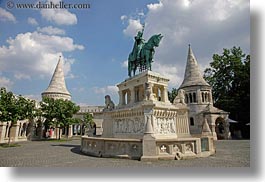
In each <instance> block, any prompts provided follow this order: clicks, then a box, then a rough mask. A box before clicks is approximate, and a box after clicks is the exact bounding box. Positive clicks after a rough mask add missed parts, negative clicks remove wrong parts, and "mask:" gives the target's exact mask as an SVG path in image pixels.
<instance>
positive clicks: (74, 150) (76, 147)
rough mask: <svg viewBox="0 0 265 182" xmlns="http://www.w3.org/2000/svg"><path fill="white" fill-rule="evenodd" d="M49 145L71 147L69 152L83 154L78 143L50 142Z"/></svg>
mask: <svg viewBox="0 0 265 182" xmlns="http://www.w3.org/2000/svg"><path fill="white" fill-rule="evenodd" d="M51 146H53V147H69V148H70V147H72V148H71V152H73V153H75V154H79V155H84V154H83V153H82V152H81V151H80V145H71V144H52V145H51Z"/></svg>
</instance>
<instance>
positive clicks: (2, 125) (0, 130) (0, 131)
mask: <svg viewBox="0 0 265 182" xmlns="http://www.w3.org/2000/svg"><path fill="white" fill-rule="evenodd" d="M5 131H6V122H0V143H3V142H4V140H5Z"/></svg>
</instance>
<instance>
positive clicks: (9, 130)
mask: <svg viewBox="0 0 265 182" xmlns="http://www.w3.org/2000/svg"><path fill="white" fill-rule="evenodd" d="M12 127H13V123H12V122H11V124H10V127H9V129H8V146H9V147H10V143H11V136H10V134H11V129H12Z"/></svg>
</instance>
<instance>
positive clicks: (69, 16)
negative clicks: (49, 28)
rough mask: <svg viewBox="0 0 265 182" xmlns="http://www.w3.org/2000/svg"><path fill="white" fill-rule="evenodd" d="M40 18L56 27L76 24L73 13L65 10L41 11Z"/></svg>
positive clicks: (55, 0) (58, 0)
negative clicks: (54, 24)
mask: <svg viewBox="0 0 265 182" xmlns="http://www.w3.org/2000/svg"><path fill="white" fill-rule="evenodd" d="M50 1H52V2H54V3H59V2H60V0H48V1H47V2H50ZM40 13H41V16H42V17H43V18H44V19H46V20H48V21H50V22H53V23H56V24H58V25H74V24H77V17H76V15H75V14H74V13H71V12H69V11H68V10H67V9H41V11H40Z"/></svg>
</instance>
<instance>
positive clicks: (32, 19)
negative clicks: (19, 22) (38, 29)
mask: <svg viewBox="0 0 265 182" xmlns="http://www.w3.org/2000/svg"><path fill="white" fill-rule="evenodd" d="M28 24H30V25H34V26H37V25H38V22H37V20H36V19H35V18H32V17H28Z"/></svg>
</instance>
